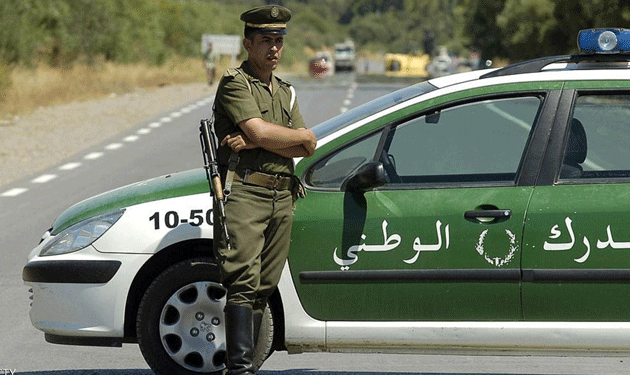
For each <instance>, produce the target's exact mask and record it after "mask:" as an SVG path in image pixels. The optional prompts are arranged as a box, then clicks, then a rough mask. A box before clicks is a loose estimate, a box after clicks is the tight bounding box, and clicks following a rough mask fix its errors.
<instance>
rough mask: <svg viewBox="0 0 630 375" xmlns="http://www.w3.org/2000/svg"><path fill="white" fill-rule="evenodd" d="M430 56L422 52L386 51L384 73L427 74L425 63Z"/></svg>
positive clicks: (412, 75) (422, 75) (391, 74)
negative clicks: (416, 53) (417, 54)
mask: <svg viewBox="0 0 630 375" xmlns="http://www.w3.org/2000/svg"><path fill="white" fill-rule="evenodd" d="M429 62H431V57H429V55H427V54H424V55H420V56H414V55H406V54H401V53H388V54H386V55H385V74H386V75H387V76H390V77H423V78H426V77H428V76H429V73H428V72H427V65H428V64H429Z"/></svg>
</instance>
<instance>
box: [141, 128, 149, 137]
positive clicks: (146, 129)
mask: <svg viewBox="0 0 630 375" xmlns="http://www.w3.org/2000/svg"><path fill="white" fill-rule="evenodd" d="M149 133H151V129H148V128H142V129H140V130H138V134H141V135H144V134H149Z"/></svg>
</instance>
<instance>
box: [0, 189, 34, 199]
mask: <svg viewBox="0 0 630 375" xmlns="http://www.w3.org/2000/svg"><path fill="white" fill-rule="evenodd" d="M26 191H28V189H25V188H13V189H11V190H7V191H5V192H4V193H2V194H1V195H0V196H2V197H17V196H18V195H20V194H22V193H25V192H26Z"/></svg>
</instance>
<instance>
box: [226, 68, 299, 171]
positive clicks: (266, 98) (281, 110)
mask: <svg viewBox="0 0 630 375" xmlns="http://www.w3.org/2000/svg"><path fill="white" fill-rule="evenodd" d="M248 81H249V85H248V83H247V82H248ZM271 82H272V88H273V92H271V91H270V90H269V87H268V86H267V85H266V84H265V83H264V82H262V81H260V80H259V79H257V78H255V77H253V76H252V75H251V71H250V70H249V66H248V64H247V62H244V63H243V64H241V67H240V68H239V69H238V70H237V69H229V70H228V71H227V72H226V73H225V74H224V75H223V78H222V79H221V82H220V83H219V87H218V88H217V94H216V97H215V101H214V116H215V120H214V128H215V131H216V134H217V138H218V139H219V142H220V141H221V140H222V139H223V138H225V136H227V135H228V134H231V133H234V132H236V131H241V129H239V128H238V126H237V125H236V124H238V123H239V122H241V121H244V120H248V119H251V118H256V117H258V118H261V119H263V120H265V121H267V122H270V123H272V124H276V125H282V126H286V127H289V128H293V129H298V128H306V125H305V124H304V119H303V118H302V115H301V114H300V110H299V108H298V105H297V100H295V98H294V100H295V103H294V105H293V109H291V96H292V92H291V89H290V87H291V85H290V84H289V83H287V82H285V81H283V80H281V79H279V78H278V77H276V76H275V75H273V74H272V77H271ZM231 152H232V150H231V149H230V148H229V147H227V146H220V147H219V151H218V159H219V164H220V165H221V166H222V170H226V168H225V166H226V165H227V162H228V159H229V157H230V153H231ZM239 157H240V160H239V164H238V167H237V172H238V171H243V170H245V169H251V170H254V171H259V172H265V173H272V174H275V173H283V174H293V168H294V166H293V160H292V159H289V158H285V157H282V156H280V155H278V154H275V153H273V152H269V151H267V150H264V149H262V148H255V149H253V150H243V151H240V152H239Z"/></svg>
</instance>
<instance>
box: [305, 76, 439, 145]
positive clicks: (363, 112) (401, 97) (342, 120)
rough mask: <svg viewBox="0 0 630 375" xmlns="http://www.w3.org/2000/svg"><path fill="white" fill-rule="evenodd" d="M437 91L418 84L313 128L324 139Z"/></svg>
mask: <svg viewBox="0 0 630 375" xmlns="http://www.w3.org/2000/svg"><path fill="white" fill-rule="evenodd" d="M433 90H436V87H435V86H433V85H431V84H430V83H428V82H421V83H417V84H415V85H413V86H409V87H406V88H404V89H401V90H397V91H394V92H392V93H390V94H387V95H384V96H381V97H380V98H377V99H374V100H372V101H370V102H367V103H365V104H363V105H360V106H358V107H356V108H354V109H352V110H350V111H348V112H346V113H344V114H341V115H339V116H336V117H333V118H331V119H330V120H327V121H324V122H322V123H321V124H319V125H317V126H314V127H313V128H312V130H313V132H314V133H315V135H316V136H317V139H322V138H324V137H326V136H328V135H330V134H332V133H334V132H335V131H337V130H339V129H341V128H344V127H346V126H348V125H350V124H352V123H354V122H356V121H359V120H361V119H364V118H366V117H368V116H370V115H373V114H375V113H377V112H380V111H382V110H383V109H385V108H389V107H391V106H393V105H396V104H398V103H402V102H404V101H406V100H409V99H411V98H414V97H416V96H419V95H422V94H426V93H428V92H430V91H433Z"/></svg>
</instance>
